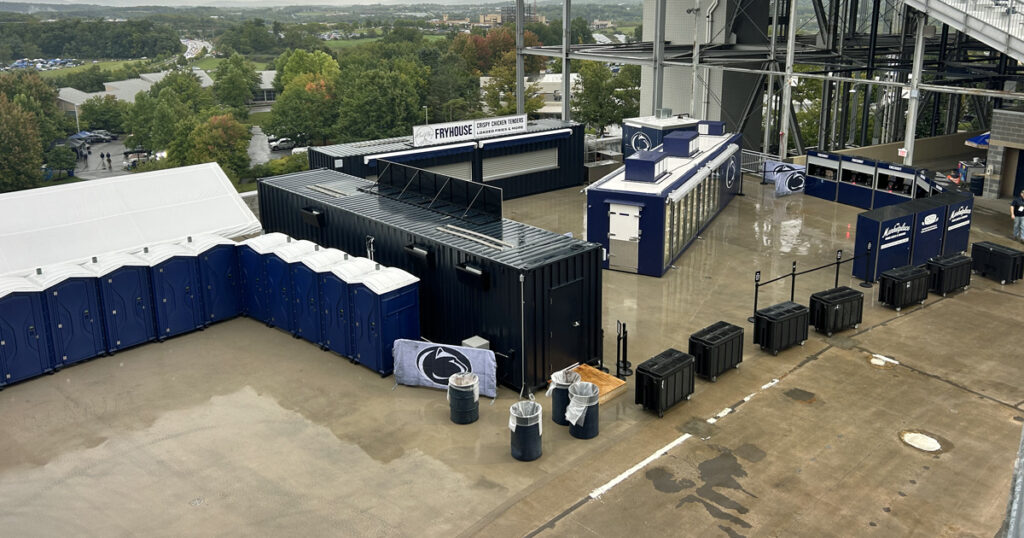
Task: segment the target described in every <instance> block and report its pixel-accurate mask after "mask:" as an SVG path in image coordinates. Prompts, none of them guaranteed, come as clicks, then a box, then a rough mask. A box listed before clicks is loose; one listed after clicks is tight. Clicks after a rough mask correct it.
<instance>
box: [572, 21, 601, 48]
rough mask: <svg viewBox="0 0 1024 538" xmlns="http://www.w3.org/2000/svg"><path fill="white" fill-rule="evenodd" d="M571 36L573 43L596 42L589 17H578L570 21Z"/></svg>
mask: <svg viewBox="0 0 1024 538" xmlns="http://www.w3.org/2000/svg"><path fill="white" fill-rule="evenodd" d="M569 36H570V38H571V39H572V44H573V45H584V44H590V43H595V41H594V34H593V32H591V31H590V25H589V24H587V19H584V18H583V17H576V18H575V19H573V20H572V21H571V22H570V23H569Z"/></svg>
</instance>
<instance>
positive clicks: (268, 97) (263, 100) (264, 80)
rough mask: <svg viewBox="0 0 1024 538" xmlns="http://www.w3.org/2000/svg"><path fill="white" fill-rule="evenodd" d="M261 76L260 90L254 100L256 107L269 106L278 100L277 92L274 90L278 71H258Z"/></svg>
mask: <svg viewBox="0 0 1024 538" xmlns="http://www.w3.org/2000/svg"><path fill="white" fill-rule="evenodd" d="M257 73H258V74H259V75H260V88H259V90H257V91H256V96H255V97H254V98H253V100H252V104H254V105H267V104H270V103H273V102H274V101H275V100H276V99H277V90H275V89H274V77H275V76H277V71H257Z"/></svg>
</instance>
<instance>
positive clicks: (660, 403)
mask: <svg viewBox="0 0 1024 538" xmlns="http://www.w3.org/2000/svg"><path fill="white" fill-rule="evenodd" d="M693 374H694V372H693V355H689V354H686V353H683V352H682V351H679V350H677V349H666V350H665V351H662V352H661V353H659V354H657V355H655V356H654V357H651V358H650V359H648V360H646V361H644V362H643V363H641V364H640V366H637V369H636V403H638V404H643V406H644V409H650V410H651V411H655V412H657V413H658V416H659V417H661V416H664V415H665V410H667V409H668V408H670V407H672V406H673V405H675V404H677V403H679V402H681V401H683V400H689V399H690V395H691V394H693Z"/></svg>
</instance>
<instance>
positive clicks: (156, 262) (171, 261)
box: [136, 243, 206, 340]
mask: <svg viewBox="0 0 1024 538" xmlns="http://www.w3.org/2000/svg"><path fill="white" fill-rule="evenodd" d="M136 255H137V256H138V257H140V258H142V259H143V260H146V262H147V263H148V264H149V279H150V282H152V284H153V310H154V314H155V318H156V337H157V339H158V340H164V339H165V338H170V337H172V336H177V335H179V334H184V333H187V332H191V331H195V330H198V329H202V328H203V327H205V326H206V325H205V322H204V320H203V305H202V298H201V291H202V290H201V288H200V282H199V262H198V260H197V258H196V255H195V253H194V252H192V251H191V250H189V249H187V248H185V247H183V246H181V245H178V244H175V243H161V244H158V245H153V246H152V247H147V248H145V249H143V251H142V252H138V253H136Z"/></svg>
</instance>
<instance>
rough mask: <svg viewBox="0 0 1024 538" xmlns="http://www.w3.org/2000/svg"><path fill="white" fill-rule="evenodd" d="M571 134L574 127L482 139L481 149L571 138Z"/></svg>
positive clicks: (487, 149) (486, 149) (488, 149)
mask: <svg viewBox="0 0 1024 538" xmlns="http://www.w3.org/2000/svg"><path fill="white" fill-rule="evenodd" d="M571 135H572V129H559V130H557V131H548V132H540V133H537V134H527V135H515V136H510V137H507V138H498V139H496V140H493V141H491V140H487V139H484V140H481V141H480V149H482V150H484V151H490V150H492V149H500V148H508V147H513V146H521V145H523V144H536V143H538V142H548V141H551V140H560V139H562V138H569V137H570V136H571Z"/></svg>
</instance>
